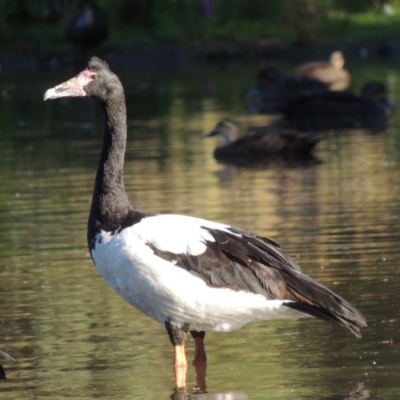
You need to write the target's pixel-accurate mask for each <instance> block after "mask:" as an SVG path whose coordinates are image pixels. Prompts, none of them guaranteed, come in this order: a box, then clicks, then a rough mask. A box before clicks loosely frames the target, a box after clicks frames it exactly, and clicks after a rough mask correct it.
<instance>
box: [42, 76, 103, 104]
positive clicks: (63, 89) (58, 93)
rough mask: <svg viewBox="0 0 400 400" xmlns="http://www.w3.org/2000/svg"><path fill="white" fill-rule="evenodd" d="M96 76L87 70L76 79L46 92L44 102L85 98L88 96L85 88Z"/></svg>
mask: <svg viewBox="0 0 400 400" xmlns="http://www.w3.org/2000/svg"><path fill="white" fill-rule="evenodd" d="M95 77H96V74H94V73H93V72H91V71H89V70H87V69H85V70H84V71H82V72H81V73H80V74H79V75H77V76H75V77H74V78H72V79H70V80H68V81H66V82H64V83H61V84H60V85H57V86H55V87H53V88H51V89H48V90H46V92H45V94H44V100H45V101H46V100H49V99H50V100H51V99H58V98H60V97H84V96H87V93H86V91H85V86H86V85H87V84H88V83H90V82H92V81H93V79H94V78H95Z"/></svg>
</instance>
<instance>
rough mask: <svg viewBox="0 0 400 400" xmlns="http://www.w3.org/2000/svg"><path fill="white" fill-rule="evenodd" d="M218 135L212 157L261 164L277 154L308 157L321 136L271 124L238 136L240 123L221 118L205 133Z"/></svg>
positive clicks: (226, 160) (279, 155) (285, 156)
mask: <svg viewBox="0 0 400 400" xmlns="http://www.w3.org/2000/svg"><path fill="white" fill-rule="evenodd" d="M217 135H218V136H220V137H221V141H220V143H219V144H218V145H217V147H216V148H215V150H214V158H215V159H216V160H217V161H218V162H221V163H224V164H235V165H252V164H261V165H262V164H263V163H264V162H267V161H274V160H276V159H278V158H283V159H286V160H292V159H299V160H302V159H310V158H312V155H311V152H312V150H313V149H314V147H315V146H316V145H317V143H318V142H319V141H320V137H319V136H317V135H315V134H311V133H308V132H299V131H296V130H294V129H287V128H280V127H278V126H275V125H270V126H267V127H264V128H258V129H257V130H256V131H255V132H254V133H252V134H249V135H245V136H240V127H239V125H238V124H237V123H235V122H234V121H232V120H231V119H229V118H224V119H222V120H221V121H220V122H218V124H217V125H216V126H215V128H214V129H213V130H212V131H211V132H210V133H208V134H207V135H205V137H211V136H217Z"/></svg>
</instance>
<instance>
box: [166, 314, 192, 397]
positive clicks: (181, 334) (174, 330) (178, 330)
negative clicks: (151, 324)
mask: <svg viewBox="0 0 400 400" xmlns="http://www.w3.org/2000/svg"><path fill="white" fill-rule="evenodd" d="M165 328H166V329H167V332H168V335H169V338H170V340H171V343H172V344H173V345H174V372H175V387H176V388H177V389H184V388H185V387H186V371H187V361H186V355H185V340H186V335H187V332H188V330H189V325H188V324H184V325H183V326H179V325H177V324H175V323H173V322H171V321H169V320H167V321H166V322H165Z"/></svg>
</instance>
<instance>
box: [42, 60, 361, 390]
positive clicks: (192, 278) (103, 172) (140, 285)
mask: <svg viewBox="0 0 400 400" xmlns="http://www.w3.org/2000/svg"><path fill="white" fill-rule="evenodd" d="M68 96H70V97H91V98H94V99H96V100H97V101H98V102H99V104H100V106H101V108H102V110H103V114H104V121H105V124H104V139H103V145H102V150H101V154H100V160H99V165H98V170H97V174H96V178H95V183H94V190H93V199H92V205H91V208H90V214H89V219H88V230H87V241H88V246H89V251H90V255H91V257H92V260H93V262H94V264H95V265H96V268H97V269H98V271H99V273H100V274H101V275H102V276H103V278H104V279H105V280H106V281H107V282H108V284H109V285H110V286H111V287H112V288H113V289H114V290H116V292H117V293H118V294H119V295H120V296H121V297H122V298H124V299H125V300H126V301H127V302H128V303H130V304H131V305H132V306H134V307H136V308H137V309H138V310H140V311H141V312H143V313H144V314H146V315H148V316H149V317H151V318H153V319H154V320H156V321H158V322H160V323H161V324H162V325H163V326H164V327H165V329H166V331H167V333H168V335H169V338H170V340H171V342H172V344H173V346H174V365H175V380H176V386H177V387H178V388H183V387H185V381H184V376H185V371H186V367H187V362H186V356H185V348H184V346H185V340H186V337H187V334H188V332H190V333H191V335H192V336H193V337H194V338H195V360H194V362H195V363H200V364H201V363H203V364H205V362H206V354H205V351H204V343H203V339H204V336H205V332H206V331H214V332H229V331H232V330H234V329H239V328H240V327H242V326H243V325H245V324H247V323H249V322H252V321H261V320H262V321H268V320H271V319H273V318H293V317H297V316H300V315H302V314H306V315H311V316H314V317H317V318H320V319H322V320H325V321H329V322H332V323H334V324H336V325H339V326H342V327H344V328H346V329H348V330H350V331H351V332H352V333H353V334H354V335H355V336H357V337H360V336H361V335H360V328H362V327H364V326H366V321H365V318H364V317H363V315H362V314H361V313H360V312H359V311H358V310H357V309H356V308H355V307H354V306H353V305H351V304H350V303H349V302H348V301H346V300H345V299H343V298H342V297H340V296H339V295H337V294H335V293H334V292H332V291H331V290H330V289H328V288H326V287H324V286H323V285H321V284H319V283H318V282H316V281H314V280H313V279H312V278H310V277H308V276H307V275H304V274H303V273H302V272H301V271H300V268H299V267H298V266H297V265H296V263H295V262H294V261H293V260H292V259H291V258H290V257H289V256H287V255H286V254H285V253H283V252H282V251H281V250H280V247H279V246H278V245H277V244H276V243H275V242H274V241H272V240H270V239H267V238H264V237H262V236H259V235H256V234H253V233H251V232H246V231H244V230H242V229H239V228H235V227H233V226H229V225H226V224H222V223H218V222H212V221H207V220H204V219H200V218H195V217H189V216H183V215H171V214H163V215H150V214H145V213H142V212H140V211H137V210H135V209H134V208H132V206H131V205H130V203H129V200H128V196H127V194H126V192H125V188H124V180H123V168H124V156H125V149H126V139H127V118H126V105H125V95H124V89H123V87H122V84H121V82H120V80H119V79H118V76H117V75H115V74H114V73H113V72H112V71H111V70H110V68H109V66H108V65H107V64H106V63H105V62H104V61H102V60H100V59H98V58H96V57H93V58H92V59H91V60H90V61H89V63H88V65H87V67H86V69H85V70H84V71H82V72H81V73H79V74H78V75H77V76H75V77H74V78H72V79H70V80H69V81H67V82H65V83H62V84H60V85H58V86H55V87H54V88H51V89H48V90H47V91H46V93H45V94H44V99H45V100H48V99H57V98H62V97H68Z"/></svg>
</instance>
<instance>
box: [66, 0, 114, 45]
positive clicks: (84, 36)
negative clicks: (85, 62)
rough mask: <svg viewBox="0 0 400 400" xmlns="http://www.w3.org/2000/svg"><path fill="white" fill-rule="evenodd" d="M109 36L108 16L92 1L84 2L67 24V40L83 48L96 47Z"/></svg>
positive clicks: (86, 0)
mask: <svg viewBox="0 0 400 400" xmlns="http://www.w3.org/2000/svg"><path fill="white" fill-rule="evenodd" d="M107 35H108V23H107V14H106V13H105V11H103V10H102V9H101V8H100V7H98V6H97V5H96V4H94V3H93V2H91V1H88V0H85V1H82V2H81V3H80V5H79V8H78V10H77V11H76V13H75V14H74V15H73V16H72V17H71V19H70V20H69V21H68V23H67V27H66V30H65V38H66V40H67V41H68V42H71V43H73V44H74V45H76V46H79V47H82V48H91V47H95V46H97V45H98V44H100V43H101V42H103V41H104V40H105V39H106V38H107Z"/></svg>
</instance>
